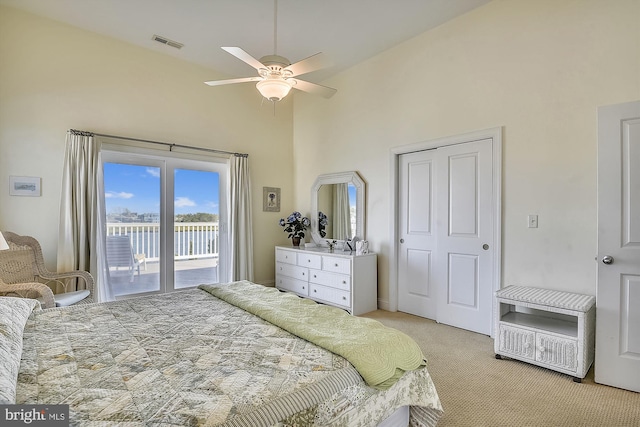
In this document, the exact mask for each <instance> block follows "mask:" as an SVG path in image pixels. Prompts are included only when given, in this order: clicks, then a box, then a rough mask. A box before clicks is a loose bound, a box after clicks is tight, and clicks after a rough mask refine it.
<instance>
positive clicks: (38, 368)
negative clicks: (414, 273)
mask: <svg viewBox="0 0 640 427" xmlns="http://www.w3.org/2000/svg"><path fill="white" fill-rule="evenodd" d="M0 309H1V310H0V356H2V359H3V360H4V361H5V362H8V363H2V364H1V366H0V403H16V404H31V405H34V404H47V405H53V404H65V405H69V409H70V424H71V425H77V426H98V425H100V426H112V425H123V426H187V425H203V426H251V427H254V426H274V425H278V426H301V425H331V426H341V425H342V426H376V425H407V421H409V422H410V425H414V426H433V425H435V424H436V423H437V421H438V418H439V417H440V416H441V414H442V407H441V405H440V401H439V399H438V395H437V392H436V389H435V387H434V385H433V382H432V381H431V378H430V376H429V373H428V371H427V369H426V366H425V362H424V358H423V356H422V353H421V351H420V349H419V347H418V346H417V344H415V342H413V340H411V339H410V338H409V337H407V336H406V335H404V334H402V333H400V332H399V331H396V330H394V329H391V328H386V327H384V326H382V325H381V324H380V323H379V322H377V321H375V320H372V319H366V318H360V317H353V316H350V315H348V314H347V313H346V312H344V311H342V310H340V309H337V308H334V307H328V306H324V305H320V304H316V303H315V302H313V301H310V300H306V299H302V298H298V297H297V296H294V295H292V294H288V293H281V292H279V291H277V290H276V289H274V288H268V287H264V286H261V285H256V284H253V283H250V282H245V281H242V282H234V283H230V284H225V285H201V286H200V287H198V288H194V289H189V290H183V291H178V292H174V293H169V294H162V295H153V296H146V297H139V298H133V299H127V300H119V301H114V302H109V303H100V304H85V305H80V306H71V307H61V308H52V309H46V310H41V309H39V307H38V303H37V302H36V301H34V300H29V299H22V298H10V297H3V298H0ZM312 341H313V342H312ZM405 417H406V418H405ZM407 418H408V420H407Z"/></svg>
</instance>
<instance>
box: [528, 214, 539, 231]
mask: <svg viewBox="0 0 640 427" xmlns="http://www.w3.org/2000/svg"><path fill="white" fill-rule="evenodd" d="M527 224H528V227H529V228H538V215H529V216H528V217H527Z"/></svg>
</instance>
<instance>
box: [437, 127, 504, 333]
mask: <svg viewBox="0 0 640 427" xmlns="http://www.w3.org/2000/svg"><path fill="white" fill-rule="evenodd" d="M436 181H437V182H438V203H437V205H438V210H437V218H438V222H437V224H438V226H437V230H438V232H437V240H438V268H437V269H435V273H436V275H435V280H436V282H437V283H438V293H437V306H438V316H437V320H438V322H441V323H445V324H447V325H452V326H456V327H459V328H463V329H467V330H470V331H474V332H479V333H483V334H487V335H489V334H490V333H491V314H492V301H493V292H492V286H493V270H492V267H493V254H494V249H493V248H492V245H493V243H492V242H493V234H494V230H493V218H492V215H491V213H492V206H493V203H492V188H491V185H492V156H491V140H490V139H485V140H482V141H477V142H468V143H465V144H459V145H452V146H448V147H442V148H438V175H437V179H436Z"/></svg>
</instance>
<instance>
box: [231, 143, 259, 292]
mask: <svg viewBox="0 0 640 427" xmlns="http://www.w3.org/2000/svg"><path fill="white" fill-rule="evenodd" d="M230 163H231V164H230V171H229V172H230V176H231V183H230V191H231V197H230V206H229V239H230V242H229V257H228V264H227V265H228V271H229V272H230V277H229V280H230V281H235V280H249V281H253V223H252V211H251V179H250V176H249V157H248V156H247V155H238V154H236V155H235V156H234V157H232V158H231V162H230Z"/></svg>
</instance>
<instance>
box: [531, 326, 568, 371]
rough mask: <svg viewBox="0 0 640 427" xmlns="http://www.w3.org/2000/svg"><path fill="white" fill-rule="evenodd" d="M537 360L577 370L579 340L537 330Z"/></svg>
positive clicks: (553, 365)
mask: <svg viewBox="0 0 640 427" xmlns="http://www.w3.org/2000/svg"><path fill="white" fill-rule="evenodd" d="M536 361H538V362H541V363H544V364H546V365H549V366H552V367H557V368H562V369H566V370H568V371H572V372H576V371H577V369H578V342H577V340H574V339H570V338H569V339H567V338H562V337H557V336H554V335H547V334H545V333H541V332H537V333H536Z"/></svg>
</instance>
